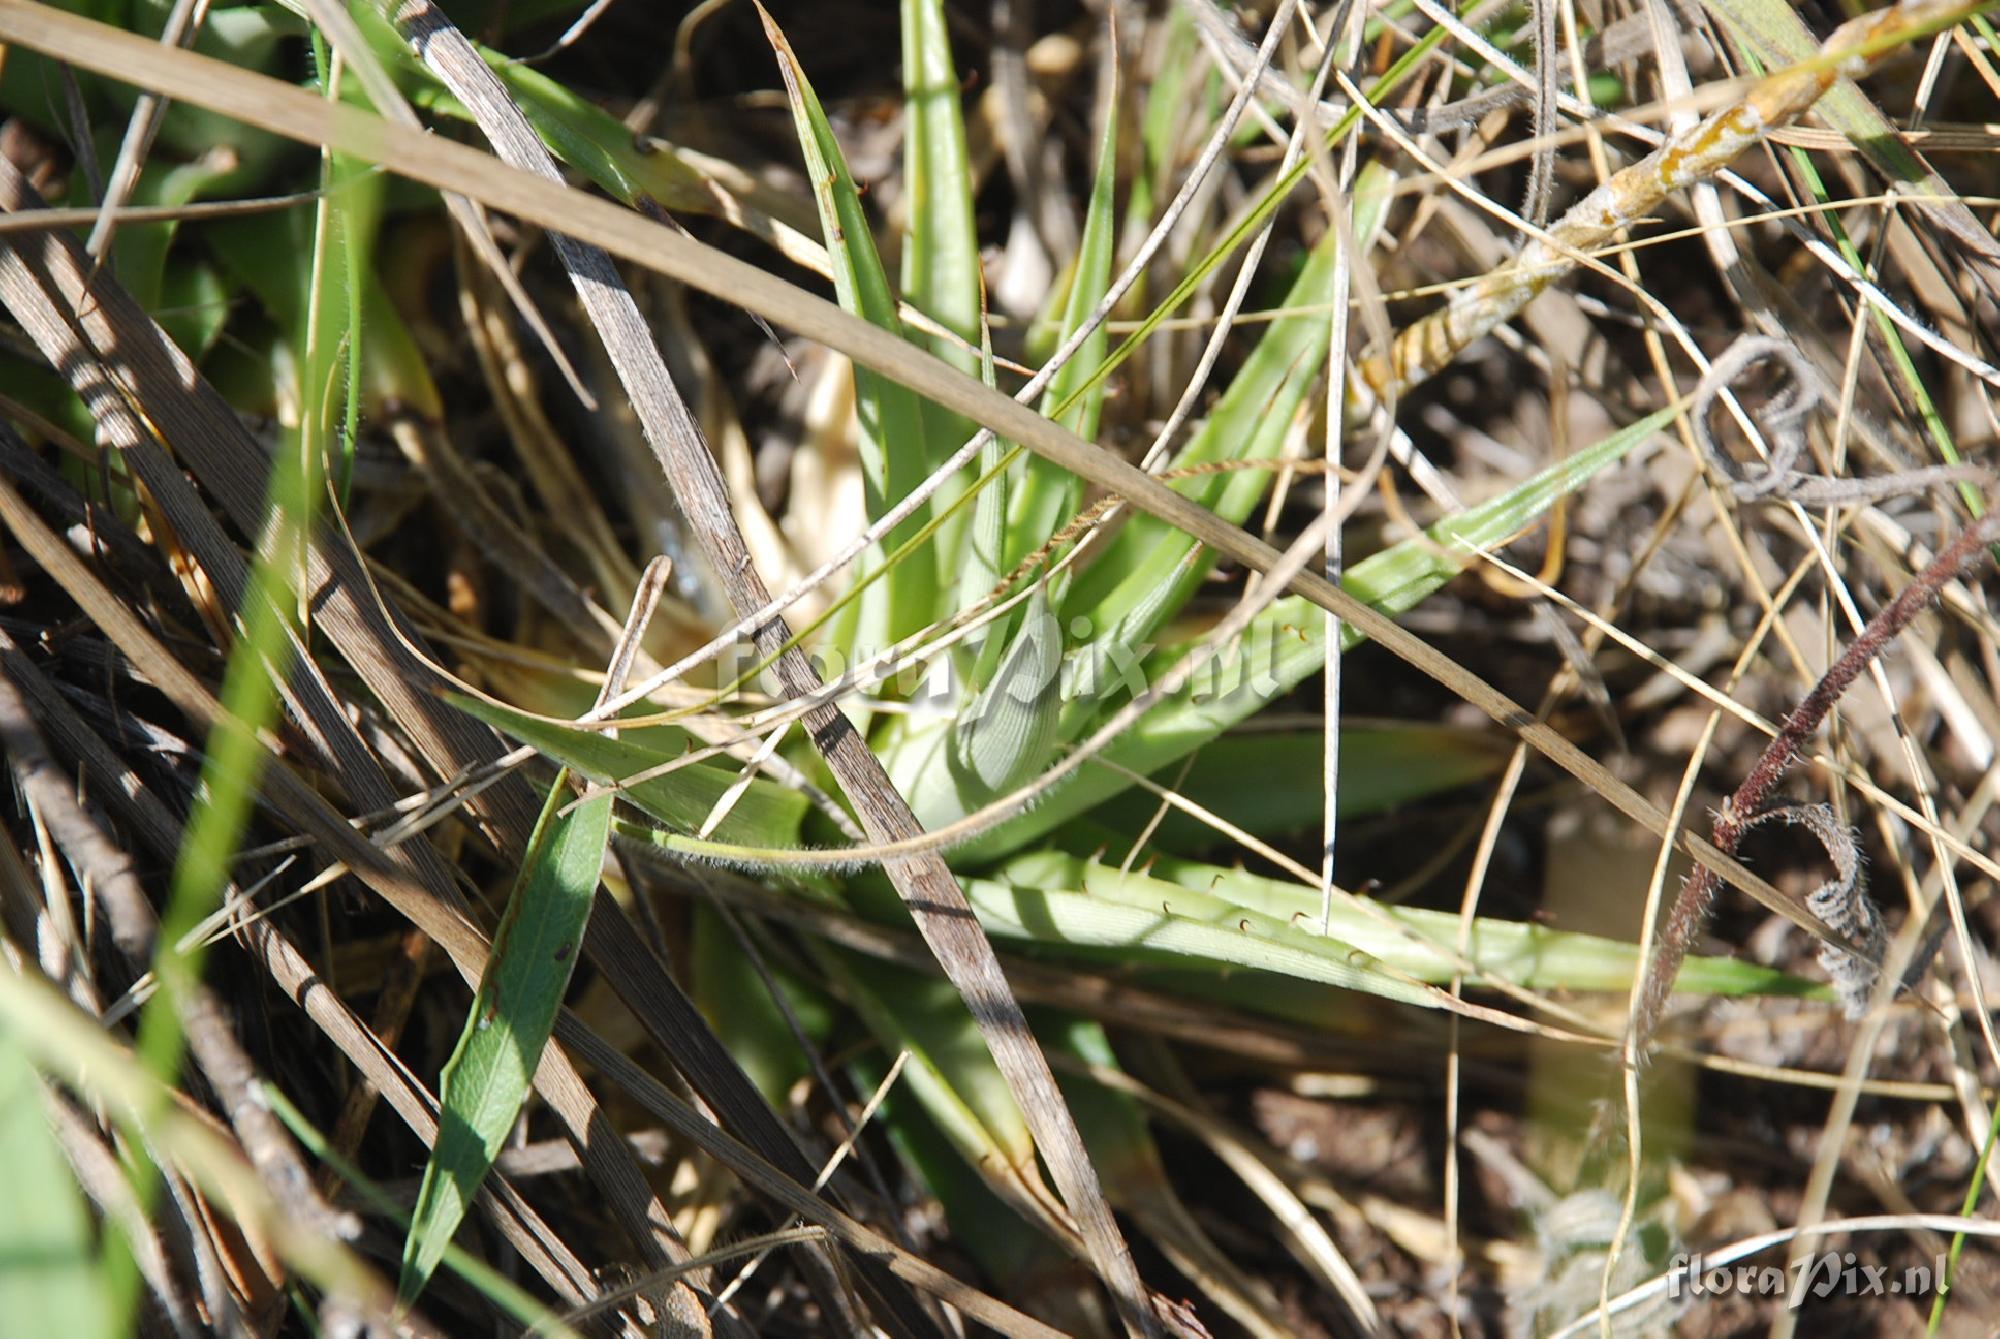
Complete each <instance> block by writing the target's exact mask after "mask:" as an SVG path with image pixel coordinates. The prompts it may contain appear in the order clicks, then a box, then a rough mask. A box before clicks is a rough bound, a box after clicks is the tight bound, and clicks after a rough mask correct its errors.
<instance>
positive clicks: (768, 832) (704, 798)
mask: <svg viewBox="0 0 2000 1339" xmlns="http://www.w3.org/2000/svg"><path fill="white" fill-rule="evenodd" d="M448 700H449V701H450V702H451V703H452V704H453V705H454V706H456V707H458V708H459V709H460V710H461V711H464V712H466V713H467V714H469V715H472V716H477V717H478V718H479V719H480V720H482V721H485V722H486V723H487V724H488V725H490V726H492V727H493V728H494V729H496V730H499V731H502V732H503V733H505V734H507V735H509V736H511V737H512V738H514V739H518V740H520V741H521V742H522V743H523V744H532V745H533V746H534V747H535V748H536V749H538V750H540V751H541V752H542V753H545V754H547V755H548V756H549V757H551V758H553V759H555V760H556V761H557V762H559V763H561V764H563V765H564V766H565V767H572V768H575V769H576V770H577V771H578V772H579V773H581V774H582V775H584V776H586V777H589V778H590V779H591V780H592V781H595V782H597V783H598V784H600V785H614V784H617V783H620V782H623V781H624V780H625V779H626V778H627V777H634V776H637V775H639V774H640V773H641V772H647V771H651V770H652V769H654V768H656V767H660V766H662V765H664V764H666V763H670V762H672V761H674V760H675V759H676V758H678V757H680V756H681V755H682V754H683V753H684V752H685V751H686V750H687V749H689V748H691V747H693V740H692V739H691V738H690V737H689V736H688V735H687V734H686V733H685V732H683V731H680V730H676V729H673V728H672V727H646V728H643V729H636V730H628V731H626V732H625V733H624V734H622V735H621V736H620V737H619V738H617V739H611V738H609V737H607V736H606V735H605V733H604V732H603V731H602V730H585V729H582V728H580V727H577V726H573V725H557V724H554V723H552V722H549V721H545V720H542V719H541V718H539V717H536V716H530V715H529V714H528V713H526V712H524V711H516V710H514V709H513V708H512V707H503V706H500V705H499V704H497V703H493V702H487V701H484V700H481V699H478V698H469V697H458V696H453V697H451V698H449V699H448ZM739 775H740V768H739V767H738V766H737V765H736V764H734V763H729V764H727V765H721V766H718V765H717V764H715V763H713V762H699V763H693V764H690V765H689V766H686V767H680V768H676V769H675V770H674V771H671V772H668V773H666V774H665V775H663V776H658V777H654V778H652V779H651V780H647V781H641V782H638V783H636V784H634V785H630V786H625V787H623V788H622V789H621V790H620V791H619V792H618V793H619V794H620V795H621V796H623V797H624V798H625V799H626V800H629V801H630V802H631V803H632V804H634V805H636V806H637V807H638V808H640V809H642V810H644V811H645V812H646V813H647V814H649V815H651V816H652V817H654V818H656V819H658V820H659V821H660V822H662V823H664V824H666V825H667V826H668V827H670V828H673V829H674V830H675V831H676V832H697V831H699V830H700V828H701V825H702V821H703V820H704V819H706V818H707V817H708V814H709V811H710V810H711V809H713V808H714V807H715V802H716V801H717V800H719V799H721V798H722V795H723V792H724V791H726V790H728V789H729V787H730V786H731V785H733V784H734V783H735V781H736V779H737V777H738V776H739ZM806 807H807V801H806V797H805V796H803V795H801V794H799V793H798V792H797V791H795V790H792V789H789V788H788V787H785V786H780V785H778V784H776V783H775V782H772V781H769V780H766V779H765V778H763V777H758V778H756V779H754V780H753V781H751V783H750V785H749V788H748V789H746V790H745V791H744V792H743V794H742V795H741V796H740V797H738V799H737V801H736V803H735V805H734V806H733V807H732V808H731V809H730V811H729V816H728V817H727V818H725V819H723V821H722V825H721V826H720V827H719V828H717V829H716V830H715V832H714V833H713V834H711V835H712V836H713V837H714V838H715V840H717V841H728V842H746V843H755V844H758V845H775V846H786V845H790V844H791V843H792V842H794V841H796V840H797V838H798V831H799V820H800V819H801V818H803V817H804V816H805V811H806ZM726 834H734V835H733V836H731V835H726Z"/></svg>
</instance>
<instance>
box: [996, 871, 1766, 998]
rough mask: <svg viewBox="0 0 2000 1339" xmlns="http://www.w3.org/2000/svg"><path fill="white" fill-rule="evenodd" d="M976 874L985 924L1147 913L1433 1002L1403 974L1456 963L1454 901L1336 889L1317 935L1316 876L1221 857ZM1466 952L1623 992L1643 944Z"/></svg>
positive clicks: (1485, 929)
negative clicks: (1278, 874) (1236, 865)
mask: <svg viewBox="0 0 2000 1339" xmlns="http://www.w3.org/2000/svg"><path fill="white" fill-rule="evenodd" d="M973 882H974V884H976V885H978V887H979V890H980V891H979V892H977V893H974V892H973V890H972V888H971V887H970V886H969V887H968V889H967V892H968V894H969V895H971V896H972V899H973V905H974V906H975V907H976V908H978V909H979V913H980V920H981V922H982V923H983V924H986V925H987V927H988V928H989V929H991V930H993V931H994V933H996V934H1012V935H1016V936H1018V937H1022V938H1028V939H1033V940H1035V941H1037V942H1039V943H1062V942H1067V943H1073V944H1099V945H1110V944H1117V943H1119V942H1120V941H1119V939H1118V938H1117V935H1118V931H1119V928H1120V927H1121V925H1122V924H1126V923H1129V924H1134V925H1137V924H1142V923H1143V921H1144V920H1145V919H1150V920H1151V921H1152V922H1154V923H1155V924H1156V926H1157V928H1156V929H1149V930H1147V931H1146V932H1145V935H1144V937H1143V938H1141V939H1135V940H1132V941H1130V942H1131V944H1132V946H1134V947H1139V946H1144V947H1148V948H1154V949H1164V948H1171V949H1172V950H1173V951H1175V952H1179V953H1183V954H1187V955H1189V956H1193V957H1197V958H1205V959H1208V960H1209V961H1211V962H1215V963H1218V964H1221V963H1228V964H1233V965H1237V966H1243V967H1256V968H1259V969H1262V970H1265V971H1273V972H1278V973H1280V974H1282V975H1285V976H1293V977H1298V978H1300V979H1302V980H1311V981H1322V982H1326V983H1328V984H1332V985H1338V986H1343V987H1346V988H1348V989H1353V990H1364V991H1367V992H1369V993H1371V994H1376V995H1381V996H1384V997H1385V998H1389V999H1400V1000H1404V1001H1405V1002H1407V1003H1413V1004H1428V1005H1431V1006H1432V1007H1436V1004H1437V1001H1436V997H1435V996H1433V995H1432V994H1431V993H1430V992H1428V991H1422V990H1418V989H1417V988H1415V987H1413V986H1411V985H1410V984H1409V981H1411V980H1415V981H1421V982H1427V983H1431V984H1443V983H1445V982H1448V981H1450V980H1451V977H1452V973H1453V970H1454V967H1455V966H1456V962H1455V958H1454V954H1453V947H1454V945H1456V943H1457V942H1458V916H1457V915H1456V914H1455V913H1453V912H1446V911H1425V910H1421V909H1416V908H1410V907H1388V906H1383V905H1381V904H1379V903H1372V902H1370V901H1368V900H1367V899H1364V898H1360V897H1356V896H1354V895H1352V894H1344V895H1341V896H1338V897H1336V898H1335V899H1334V903H1333V908H1332V914H1331V916H1330V918H1329V920H1328V924H1327V937H1322V936H1321V935H1320V933H1319V913H1320V890H1319V889H1318V888H1317V887H1307V886H1306V885H1304V884H1301V883H1288V882H1285V881H1283V880H1279V879H1266V878H1260V877H1258V876H1256V875H1253V874H1249V873H1246V872H1245V871H1243V870H1239V869H1226V868H1223V867H1222V866H1219V865H1206V864H1201V863H1199V862H1196V861H1187V860H1161V861H1158V862H1156V863H1155V864H1154V865H1153V866H1152V867H1151V868H1150V869H1149V870H1148V871H1147V872H1146V873H1143V874H1142V873H1137V872H1123V871H1120V870H1119V869H1118V868H1117V866H1115V865H1105V864H1100V863H1098V862H1096V861H1091V860H1080V859H1076V858H1074V857H1070V856H1064V855H1059V854H1056V853H1054V852H1037V853H1035V854H1033V855H1027V856H1021V857H1019V858H1017V859H1015V860H1012V861H1009V862H1008V863H1007V864H1006V865H1005V866H1003V867H1002V868H1001V869H1000V870H999V871H998V879H997V880H996V881H994V882H991V883H988V882H987V881H982V880H974V881H973ZM1080 902H1081V903H1093V904H1095V905H1096V907H1097V910H1096V911H1094V912H1093V911H1090V910H1088V909H1087V908H1086V907H1083V906H1080V905H1078V903H1080ZM1002 908H1006V909H1007V910H1006V911H1005V912H1004V913H1003V912H1002ZM989 910H990V911H992V912H994V913H995V915H994V919H992V920H988V919H987V917H988V912H989ZM1003 915H1004V918H1003ZM1044 915H1045V916H1046V917H1047V919H1046V920H1043V919H1041V917H1042V916H1044ZM1466 957H1467V958H1468V959H1469V960H1470V961H1471V962H1472V963H1473V964H1474V965H1475V966H1477V968H1478V969H1479V970H1480V971H1481V972H1483V973H1485V974H1486V975H1487V976H1489V977H1492V978H1495V979H1497V980H1502V981H1507V982H1510V983H1512V984H1514V985H1517V986H1520V987H1523V988H1524V989H1529V990H1599V991H1623V990H1627V989H1629V988H1630V987H1631V984H1632V978H1633V973H1634V971H1635V970H1636V968H1637V965H1638V961H1639V951H1638V947H1637V946H1636V945H1634V944H1628V943H1624V942H1622V941H1620V940H1615V939H1604V938H1601V937H1599V936H1596V935H1586V934H1577V933H1573V932H1570V931H1563V930H1551V929H1549V928H1547V927H1546V926H1541V925H1532V924H1526V923H1522V922H1516V921H1506V920H1496V919H1492V918H1488V917H1479V918H1477V919H1475V920H1474V922H1473V927H1472V935H1471V938H1470V941H1469V944H1468V949H1467V953H1466ZM1679 984H1680V988H1681V989H1682V990H1689V991H1696V992H1700V993H1708V994H1720V995H1741V994H1757V993H1764V992H1777V993H1782V994H1795V993H1797V990H1798V988H1799V985H1800V983H1799V982H1798V981H1797V979H1796V978H1794V977H1791V976H1788V975H1786V974H1785V973H1783V972H1779V971H1775V970H1773V969H1771V968H1768V967H1763V966H1760V965H1759V964H1756V963H1749V962H1739V961H1737V960H1735V959H1733V958H1707V959H1702V960H1700V966H1699V967H1697V966H1696V965H1695V960H1694V959H1690V960H1689V964H1688V968H1687V970H1686V971H1685V972H1684V973H1683V974H1682V976H1681V978H1680V983H1679Z"/></svg>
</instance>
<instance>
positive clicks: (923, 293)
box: [903, 0, 980, 459]
mask: <svg viewBox="0 0 2000 1339" xmlns="http://www.w3.org/2000/svg"><path fill="white" fill-rule="evenodd" d="M958 99H959V86H958V71H957V70H956V69H955V68H954V67H953V65H952V61H951V42H950V39H949V37H948V36H947V34H946V29H945V16H944V5H943V4H942V3H940V0H903V127H904V130H903V178H904V181H905V183H906V189H907V191H908V198H907V224H906V229H907V231H906V235H905V240H904V245H903V297H904V299H905V300H906V301H908V302H909V303H911V304H912V305H913V306H915V307H916V308H917V309H918V310H919V311H921V312H923V313H924V314H925V315H927V316H929V317H930V318H931V319H932V320H934V321H936V322H937V323H938V324H940V325H942V326H943V327H944V328H945V329H947V330H949V331H951V332H952V333H953V334H955V335H957V336H958V337H959V339H958V340H949V339H944V338H942V337H937V336H933V337H930V338H927V339H925V340H923V341H922V343H923V344H924V345H925V346H926V347H928V348H929V349H930V350H931V351H932V352H933V353H935V354H937V356H938V357H940V358H942V359H944V360H945V361H946V362H948V363H950V364H951V365H952V366H954V367H956V368H958V369H959V370H960V371H963V372H972V371H974V370H976V368H977V367H978V361H979V360H978V358H977V356H976V355H974V353H973V352H972V350H973V349H974V348H976V347H977V346H978V343H979V305H980V304H979V293H980V271H979V234H978V230H977V229H976V227H975V226H974V222H973V213H972V163H971V159H970V155H969V154H968V152H967V149H966V144H965V119H964V116H963V115H962V113H961V112H960V109H959V102H958ZM961 340H962V341H963V343H961V342H960V341H961ZM971 435H972V434H971V433H970V432H969V431H968V432H966V433H964V434H963V435H961V436H959V437H958V438H957V439H956V440H953V441H949V442H946V441H943V440H942V439H940V441H939V442H938V443H936V444H937V445H940V446H942V448H943V450H944V451H945V452H946V453H949V452H950V450H951V448H952V447H955V446H957V445H958V443H959V442H962V441H964V440H965V438H966V437H970V436H971ZM939 458H940V459H942V458H943V457H942V456H940V457H939Z"/></svg>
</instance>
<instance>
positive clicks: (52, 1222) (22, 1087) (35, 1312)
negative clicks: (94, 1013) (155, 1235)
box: [0, 968, 110, 1339]
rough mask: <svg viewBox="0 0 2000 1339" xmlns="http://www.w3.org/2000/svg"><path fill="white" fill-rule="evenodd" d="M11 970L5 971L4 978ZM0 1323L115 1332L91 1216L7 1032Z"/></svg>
mask: <svg viewBox="0 0 2000 1339" xmlns="http://www.w3.org/2000/svg"><path fill="white" fill-rule="evenodd" d="M4 970H10V969H7V968H0V971H4ZM0 1167H5V1168H6V1169H7V1171H6V1175H4V1176H0V1316H4V1317H6V1329H7V1331H8V1332H9V1333H12V1334H23V1335H29V1334H47V1335H58V1334H59V1335H75V1336H77V1339H96V1337H97V1336H100V1335H107V1334H109V1333H110V1331H109V1329H108V1328H107V1323H108V1322H109V1320H110V1316H109V1315H108V1314H107V1313H106V1311H105V1307H104V1292H103V1289H102V1287H101V1285H100V1284H99V1282H98V1277H97V1268H96V1263H97V1250H96V1247H95V1245H94V1244H93V1243H92V1241H91V1233H90V1215H89V1214H88V1213H87V1212H85V1210H84V1207H83V1196H82V1194H81V1193H80V1192H79V1191H78V1190H77V1186H76V1182H75V1181H74V1180H73V1179H71V1177H70V1172H69V1162H68V1161H67V1160H66V1159H65V1158H64V1157H63V1154H62V1149H61V1148H60V1147H59V1146H58V1145H57V1144H56V1140H55V1135H54V1134H53V1133H52V1132H51V1131H50V1130H49V1126H48V1122H47V1120H46V1119H45V1118H44V1117H43V1115H42V1093H41V1084H40V1082H39V1081H37V1079H36V1077H35V1068H34V1066H33V1064H31V1063H30V1062H29V1060H28V1057H27V1056H26V1055H25V1054H24V1053H23V1052H22V1050H21V1048H20V1046H19V1045H18V1044H17V1043H16V1042H15V1040H14V1038H13V1035H12V1034H11V1033H9V1032H8V1031H7V1030H6V1029H4V1028H0Z"/></svg>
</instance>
